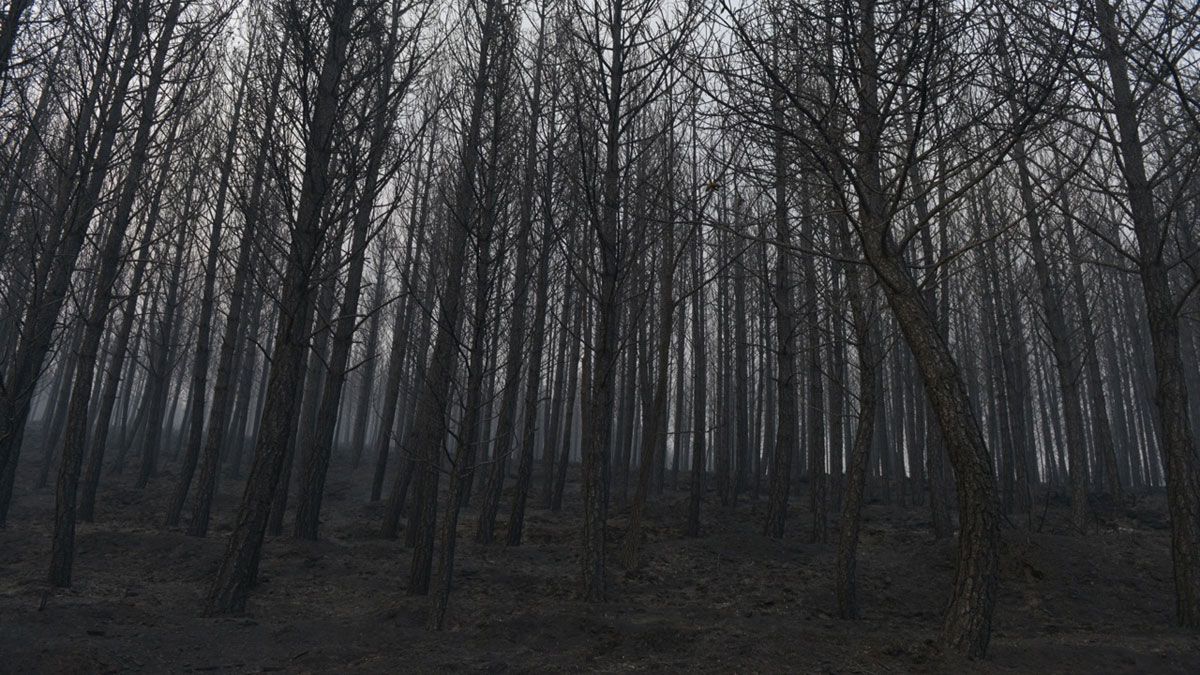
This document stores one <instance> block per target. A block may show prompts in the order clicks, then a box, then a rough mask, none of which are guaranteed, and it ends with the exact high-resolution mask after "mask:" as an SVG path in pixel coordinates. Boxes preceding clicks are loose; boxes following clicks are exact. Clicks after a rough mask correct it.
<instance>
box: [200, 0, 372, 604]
mask: <svg viewBox="0 0 1200 675" xmlns="http://www.w3.org/2000/svg"><path fill="white" fill-rule="evenodd" d="M354 9H355V2H354V0H338V2H337V3H336V4H335V6H334V7H333V8H332V10H333V11H332V13H331V15H330V25H329V37H328V43H327V45H326V49H325V54H324V60H323V63H322V65H321V71H320V75H319V76H318V79H317V87H316V92H315V96H316V98H315V100H314V101H313V102H312V106H313V107H312V113H311V114H312V118H311V123H310V126H309V133H308V137H307V139H306V143H305V152H304V157H305V159H304V165H305V166H304V178H303V184H302V186H301V190H300V203H299V208H298V210H297V216H296V226H295V229H294V231H293V234H292V240H291V244H290V246H289V250H288V255H287V267H286V269H285V272H284V279H283V288H282V297H281V298H280V303H279V304H280V313H279V323H278V327H277V329H276V338H275V346H274V349H273V353H272V357H271V365H270V375H269V376H268V381H267V392H266V401H265V404H264V406H263V412H262V423H261V428H260V430H259V434H258V439H257V440H256V443H255V457H254V464H253V466H252V467H251V469H250V475H249V477H248V478H247V479H246V489H245V492H244V494H243V496H242V504H241V507H240V509H239V511H238V516H237V521H236V524H235V525H234V529H233V532H232V533H231V534H230V537H229V544H228V546H227V547H226V550H225V554H224V556H223V557H222V559H221V563H220V567H219V569H218V571H217V575H216V578H215V579H214V580H213V584H212V588H211V589H210V591H209V594H208V602H207V607H206V612H207V613H208V614H209V615H214V614H229V613H239V612H242V611H243V610H244V609H245V607H246V601H247V600H248V598H249V594H250V586H251V584H252V583H253V582H254V579H255V577H256V576H257V572H258V562H259V557H260V553H261V551H262V543H263V537H264V536H265V534H266V530H267V519H268V517H269V516H270V512H271V502H272V501H273V499H274V497H275V490H276V489H279V488H280V487H281V486H280V485H279V478H280V475H281V474H282V472H283V462H284V459H285V455H286V451H287V444H288V442H289V437H290V436H292V435H293V434H294V433H295V429H294V426H293V420H294V418H295V414H294V412H295V408H296V405H297V401H296V398H297V392H298V390H299V389H300V386H301V384H302V380H303V376H304V356H305V353H306V351H307V349H308V336H309V330H310V324H311V319H312V313H313V305H314V302H313V293H314V290H315V289H314V285H313V283H312V277H313V276H314V275H315V274H316V273H317V269H318V263H319V260H320V250H321V248H322V244H323V243H324V242H323V240H324V228H323V226H322V225H323V224H322V222H321V215H322V214H321V212H322V205H323V203H324V201H325V199H326V197H327V194H328V192H329V189H330V185H329V183H330V175H329V165H330V157H331V156H332V154H333V140H334V126H335V122H336V120H337V116H338V109H339V105H338V102H339V89H340V85H341V80H342V74H343V70H344V68H345V66H346V52H347V50H348V46H349V42H350V23H351V19H352V17H353V15H354ZM283 487H284V488H286V486H283Z"/></svg>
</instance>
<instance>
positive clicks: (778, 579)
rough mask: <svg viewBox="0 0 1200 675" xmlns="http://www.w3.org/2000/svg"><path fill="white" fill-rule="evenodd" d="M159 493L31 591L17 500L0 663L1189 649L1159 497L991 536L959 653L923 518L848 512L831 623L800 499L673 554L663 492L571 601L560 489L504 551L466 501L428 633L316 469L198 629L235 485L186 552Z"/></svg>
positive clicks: (236, 668) (910, 663)
mask: <svg viewBox="0 0 1200 675" xmlns="http://www.w3.org/2000/svg"><path fill="white" fill-rule="evenodd" d="M32 478H33V477H32V476H25V477H22V479H21V480H22V484H25V485H30V484H33V480H32ZM172 478H173V477H172V476H171V475H170V474H163V475H162V476H160V477H159V478H158V479H157V480H156V481H154V483H153V484H152V486H151V488H149V489H148V490H146V491H145V492H139V491H135V490H133V489H131V488H127V487H124V486H123V485H124V483H125V482H127V481H128V480H129V479H127V478H120V477H118V478H116V479H109V480H108V482H109V485H108V487H107V488H106V489H104V490H102V493H101V495H100V505H99V507H98V514H97V515H98V522H97V523H96V524H95V525H88V524H81V526H80V528H79V535H78V547H77V562H76V566H75V574H74V579H75V584H74V587H73V588H71V589H69V590H49V589H48V588H47V587H46V585H45V584H44V582H43V577H44V573H45V566H46V562H47V557H48V554H49V546H50V523H51V521H52V520H53V509H54V495H53V492H52V490H40V491H30V490H24V491H22V492H21V493H20V494H19V495H18V498H17V502H16V504H15V505H14V509H13V512H12V514H11V517H10V525H9V528H8V529H7V530H0V671H3V672H11V673H37V672H52V673H72V672H79V673H91V672H122V671H132V672H155V673H158V672H235V673H243V672H264V671H285V672H334V671H337V672H347V671H350V672H421V671H445V670H485V671H492V672H501V671H518V672H519V671H560V670H569V671H628V670H665V671H697V670H699V671H715V672H720V671H739V672H754V671H762V672H838V673H879V672H954V673H958V672H1037V673H1050V672H1074V673H1099V672H1118V673H1119V672H1128V673H1135V672H1136V673H1149V672H1153V673H1187V674H1194V673H1200V636H1198V635H1196V634H1190V633H1188V632H1185V631H1182V630H1180V629H1177V628H1174V627H1173V625H1172V619H1173V610H1174V604H1173V603H1174V600H1173V595H1172V590H1171V563H1170V552H1169V545H1168V544H1169V540H1168V537H1169V533H1168V531H1167V529H1166V519H1165V517H1164V512H1163V504H1162V500H1161V498H1160V497H1154V496H1150V497H1143V498H1142V499H1140V500H1139V501H1138V502H1137V503H1136V504H1134V505H1131V506H1128V507H1123V508H1122V509H1120V510H1119V511H1115V512H1110V515H1109V516H1108V517H1106V518H1104V519H1103V520H1102V522H1099V523H1098V525H1097V528H1096V531H1095V532H1093V533H1092V534H1091V535H1090V536H1089V537H1087V538H1086V539H1081V538H1078V537H1074V536H1070V535H1069V534H1067V533H1065V528H1064V523H1065V517H1066V512H1065V510H1064V509H1062V508H1061V507H1059V506H1056V505H1050V506H1049V509H1048V512H1047V516H1046V517H1045V519H1044V522H1043V523H1042V525H1043V526H1042V529H1041V532H1036V533H1029V532H1027V531H1026V530H1023V529H1014V528H1010V529H1006V531H1005V533H1004V541H1005V546H1004V557H1003V563H1002V572H1003V579H1002V582H1001V586H1000V597H999V600H998V610H997V613H996V617H995V623H994V632H993V638H992V647H991V652H990V656H989V659H988V660H987V661H984V662H965V661H960V660H957V659H955V658H953V657H949V656H946V655H942V654H939V653H937V651H936V649H935V648H934V647H933V646H932V645H933V640H934V638H935V637H936V635H937V629H938V626H939V623H940V613H941V608H942V606H943V604H944V602H945V600H946V598H947V593H948V589H949V587H950V584H951V579H952V575H953V555H954V544H953V542H935V541H934V540H933V538H932V536H931V535H930V534H929V528H928V525H927V521H926V519H925V516H926V513H927V509H926V508H924V507H912V508H900V507H896V506H883V505H879V504H872V505H870V506H868V508H867V511H866V515H865V523H864V528H863V543H862V547H861V554H860V560H859V572H860V576H861V581H860V589H861V590H860V593H861V600H862V605H863V609H864V617H863V618H862V619H861V620H858V621H854V622H848V621H841V620H838V619H837V618H835V614H836V612H835V604H834V597H833V572H832V566H833V560H834V550H835V546H834V544H832V543H830V544H819V545H817V544H809V543H807V540H808V526H809V521H808V514H807V512H806V511H805V509H804V508H803V505H804V504H806V501H807V500H806V499H805V498H803V497H802V496H801V497H794V498H793V512H792V514H790V516H789V521H788V534H787V536H786V537H785V538H784V540H783V541H781V542H776V541H772V540H769V539H766V538H764V537H763V536H761V534H760V531H759V528H760V526H761V522H762V514H761V506H760V505H758V504H754V503H749V502H747V503H743V504H741V505H740V506H739V507H738V508H737V509H736V510H733V511H730V510H722V509H721V508H720V507H719V506H718V505H717V500H716V498H715V496H713V495H709V498H708V499H707V500H706V503H705V507H704V510H703V523H704V534H703V536H702V537H700V538H698V539H684V538H683V537H682V536H681V532H682V529H683V516H684V513H685V501H684V495H683V493H676V492H671V491H668V492H667V494H665V495H663V496H662V497H660V498H658V499H656V501H655V502H654V503H653V504H652V506H651V508H650V509H649V514H648V522H647V537H648V542H647V545H646V547H645V556H644V557H645V564H644V565H643V566H642V567H641V568H640V569H638V570H634V571H626V570H623V569H621V568H620V567H619V565H618V563H617V555H616V550H617V546H618V545H619V542H620V537H621V536H622V535H623V533H624V529H625V516H626V512H625V510H624V509H623V508H620V507H616V508H614V510H613V514H612V516H613V517H612V521H611V529H610V532H611V534H612V536H611V538H610V545H611V546H612V554H611V556H610V572H611V580H610V588H611V595H610V602H608V603H607V604H604V605H599V606H593V605H587V604H584V603H581V602H578V601H577V600H575V598H574V595H573V589H574V582H575V577H576V570H577V555H576V550H577V546H576V541H577V540H576V538H577V536H578V535H577V531H578V529H579V522H580V516H579V513H578V511H577V510H575V499H573V495H574V492H573V491H574V489H575V486H574V485H572V486H571V489H572V494H571V495H568V498H567V502H568V507H567V508H566V510H564V512H562V513H549V512H545V511H542V510H540V509H536V508H534V509H532V511H531V512H530V514H529V517H528V519H527V524H526V544H525V545H523V546H521V547H519V548H506V547H505V546H503V545H495V546H490V547H481V546H478V545H476V544H475V543H474V540H473V535H474V529H475V522H476V521H475V511H474V510H473V509H472V510H469V511H468V512H467V513H465V514H464V517H463V519H462V524H463V525H462V528H461V530H462V531H461V532H460V537H461V541H460V544H459V548H458V551H459V557H458V564H457V577H456V580H457V584H456V588H455V591H454V593H453V595H452V596H451V605H450V613H449V617H448V627H447V630H445V631H444V632H442V633H430V632H427V631H425V630H424V629H423V628H422V623H423V621H422V619H423V616H424V608H425V599H424V598H419V597H410V596H409V595H407V594H406V589H405V587H406V584H407V578H408V564H409V559H410V552H409V551H408V550H407V549H405V547H404V546H403V545H402V542H400V541H389V540H384V539H380V538H379V537H378V536H377V534H376V532H377V528H378V523H379V520H380V517H379V516H380V511H381V508H380V507H379V506H378V505H368V504H366V499H365V494H362V493H361V492H362V491H361V489H359V488H357V487H352V486H361V485H365V484H369V481H368V480H367V478H366V477H365V476H350V475H340V476H337V475H335V476H333V477H332V478H331V482H330V488H329V498H328V499H327V500H326V502H325V503H326V512H325V519H324V525H323V527H322V536H323V538H322V540H321V541H320V542H316V543H311V542H301V541H296V540H293V539H291V538H289V537H287V536H284V537H278V538H269V539H268V541H267V543H266V546H265V550H264V554H263V561H262V568H261V575H260V584H259V586H258V587H257V589H256V590H255V592H254V595H253V598H252V600H251V603H250V606H249V611H248V613H247V615H246V616H241V617H232V618H215V619H210V618H202V617H201V616H200V614H201V606H202V599H203V594H204V592H205V591H206V588H207V581H208V579H209V578H210V577H211V575H212V574H213V572H214V571H215V569H216V565H217V561H218V559H219V557H220V555H221V553H222V550H223V547H224V544H225V538H226V534H227V533H228V529H229V528H228V525H227V524H225V523H227V522H228V521H229V519H230V515H231V513H232V511H233V509H234V508H235V506H236V501H237V498H238V497H239V496H240V491H241V485H240V484H237V483H234V482H231V481H226V482H225V483H223V484H222V486H221V495H220V501H219V503H218V508H219V509H220V516H219V517H218V520H217V522H218V523H220V524H219V525H218V527H217V529H216V531H215V532H214V533H213V534H212V535H211V536H210V537H209V538H207V539H196V538H192V537H188V536H187V535H185V534H184V533H183V532H182V531H181V530H168V529H165V528H163V527H161V520H162V514H163V511H164V509H165V506H166V502H167V499H168V497H169V492H170V488H171V483H172ZM534 484H535V485H540V482H537V481H535V483H534ZM502 513H505V511H503V510H502ZM1040 519H1041V514H1038V517H1037V518H1035V520H1038V521H1040ZM1023 523H1024V520H1023V519H1022V520H1021V522H1020V523H1016V524H1017V525H1022V524H1023ZM1036 524H1037V523H1036V522H1035V525H1036ZM289 526H290V518H289ZM500 530H501V531H502V530H503V523H501V524H500ZM501 539H502V538H501Z"/></svg>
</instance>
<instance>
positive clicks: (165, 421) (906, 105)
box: [0, 0, 1200, 657]
mask: <svg viewBox="0 0 1200 675" xmlns="http://www.w3.org/2000/svg"><path fill="white" fill-rule="evenodd" d="M3 7H4V18H3V20H2V21H3V22H2V24H0V135H2V137H3V143H0V157H2V158H3V162H2V164H3V167H4V168H3V171H2V173H0V302H2V303H3V304H2V309H0V365H2V368H0V371H2V372H0V376H2V380H0V526H5V525H6V523H7V521H8V516H9V507H10V505H11V504H12V503H13V495H14V492H15V491H16V490H17V488H19V487H20V485H19V482H20V481H24V480H26V479H28V480H30V481H33V482H36V483H37V487H39V488H40V487H49V486H50V485H51V484H52V485H53V490H54V494H55V495H56V497H55V499H56V507H55V510H54V522H53V536H52V539H51V541H52V544H51V549H50V550H49V551H25V552H22V554H23V555H27V556H44V557H45V569H46V575H47V576H46V579H47V580H48V583H49V584H50V585H51V586H53V587H66V586H70V585H71V584H72V581H73V580H74V579H75V577H76V576H77V575H74V574H73V568H74V564H75V562H76V558H77V557H78V556H76V554H75V539H76V536H75V533H76V527H77V523H78V522H79V521H86V522H91V521H94V520H97V519H102V518H103V517H104V503H103V494H104V493H103V492H102V490H101V488H102V487H103V486H104V485H105V484H129V485H133V486H135V487H136V488H137V489H143V488H146V487H147V486H148V485H151V484H153V483H155V482H162V481H169V482H170V485H171V490H170V491H171V493H172V496H171V498H170V499H169V501H168V503H167V505H166V509H165V512H164V513H163V514H162V517H161V520H162V522H161V525H162V526H163V527H165V528H177V527H182V528H184V529H185V530H186V532H187V534H189V535H192V536H195V537H205V536H215V535H214V533H213V531H212V530H213V529H214V528H213V526H214V523H215V522H225V521H228V522H230V523H232V529H231V530H230V531H229V533H228V535H225V534H224V533H222V534H221V535H220V536H221V537H223V538H227V543H226V544H225V552H224V554H223V556H222V557H221V559H220V564H219V566H218V568H217V569H216V570H215V573H214V574H213V575H212V576H211V578H209V579H207V580H206V581H205V582H204V583H205V585H206V589H207V591H206V601H205V603H204V607H203V611H204V612H206V613H207V614H209V615H223V614H230V613H233V614H236V613H241V612H244V611H245V610H246V607H247V602H248V601H250V600H251V599H252V598H253V596H254V593H255V588H254V584H255V579H256V576H257V574H258V570H259V563H260V560H261V558H262V556H263V555H264V541H265V540H266V538H267V537H268V535H270V536H278V535H283V536H291V537H296V538H300V539H312V540H316V539H318V538H319V537H321V536H322V530H321V525H322V506H323V497H324V496H325V494H326V483H327V479H328V476H329V475H330V471H331V468H332V469H334V470H340V468H344V469H345V470H346V471H357V472H358V473H356V474H355V475H359V476H362V477H363V478H362V479H361V480H359V481H358V482H357V483H356V484H355V489H356V493H355V499H358V500H361V501H362V502H367V501H370V502H382V503H383V506H382V507H381V508H380V509H379V511H378V512H379V513H380V514H382V517H381V518H380V519H379V520H378V521H377V522H374V523H373V524H372V527H373V528H375V529H377V531H378V536H379V537H382V538H398V537H403V539H404V545H405V548H404V549H403V550H404V551H405V555H411V567H410V568H409V569H410V572H409V577H408V579H407V583H406V584H400V580H398V581H397V583H398V584H400V585H399V586H398V588H399V587H401V586H402V587H403V589H404V592H407V593H408V594H413V595H422V596H428V602H427V607H426V610H425V611H426V613H425V614H424V616H425V619H424V620H425V622H426V625H427V627H428V628H429V629H430V630H440V629H442V628H443V626H444V625H445V622H446V617H447V614H448V613H450V614H453V611H454V593H453V590H452V589H453V588H454V586H455V583H454V579H453V572H454V562H455V552H456V542H457V540H458V537H459V533H460V532H461V533H464V534H466V535H467V536H472V537H473V538H474V540H475V541H476V542H478V543H479V544H482V545H495V546H501V545H504V546H510V547H511V546H520V545H521V544H522V539H523V534H524V525H525V518H526V514H527V513H528V512H530V511H531V510H550V511H557V510H559V509H561V508H562V507H563V502H564V499H566V500H572V499H574V500H579V507H580V509H579V513H580V517H579V519H578V522H577V526H576V528H575V532H576V533H577V534H578V541H577V543H576V544H575V546H576V547H577V549H578V563H576V564H577V569H576V570H575V575H574V576H575V578H576V580H577V581H576V585H577V588H576V589H575V590H576V592H577V594H578V597H579V598H582V599H583V600H586V601H588V602H596V603H601V602H605V601H606V600H607V599H608V597H609V595H610V592H611V591H612V589H613V587H614V586H619V585H620V584H621V580H620V577H619V576H617V575H615V574H614V571H613V569H612V568H613V567H614V566H616V567H619V568H621V569H636V568H638V566H639V565H640V564H641V563H642V562H643V558H644V556H645V552H644V549H643V543H644V539H645V529H646V527H647V515H646V507H647V504H648V503H649V502H651V501H653V500H655V499H659V498H660V495H662V494H663V493H664V491H666V492H671V491H683V492H686V494H687V497H686V499H684V500H682V501H681V502H680V504H681V506H680V508H682V509H685V510H686V521H685V523H686V525H685V527H684V530H683V532H681V533H680V534H681V535H682V536H685V537H704V536H705V529H706V520H707V519H709V518H711V515H712V513H713V512H715V511H719V510H727V509H735V508H737V505H738V504H739V503H740V504H746V503H748V502H749V503H758V502H760V500H761V502H762V505H761V508H760V510H758V511H756V513H760V514H761V515H756V516H755V517H756V518H759V522H760V525H759V526H760V527H761V532H762V535H763V536H764V537H767V538H775V539H778V538H784V537H792V538H805V539H811V541H813V542H818V543H825V542H829V543H830V545H832V546H835V547H836V551H837V556H836V565H835V568H834V569H831V570H828V573H829V574H830V575H831V576H834V577H836V607H837V613H838V614H839V615H840V616H841V617H842V618H845V619H853V618H855V617H857V616H858V615H859V613H860V602H859V598H858V594H857V593H856V578H857V575H858V569H857V555H856V553H857V548H858V542H859V538H860V532H861V529H862V528H861V522H862V513H863V508H864V503H865V502H866V501H867V500H868V499H877V500H882V501H884V502H887V503H899V504H904V505H906V508H910V509H917V510H925V511H927V517H928V522H929V528H930V530H931V532H932V536H933V537H935V538H937V539H942V538H950V537H957V538H958V547H957V549H956V564H955V572H954V575H953V584H952V586H951V587H949V588H947V589H946V598H945V599H946V605H945V611H944V613H943V616H942V619H941V626H940V641H939V645H940V646H941V647H942V648H944V649H946V650H948V651H951V652H961V653H962V654H965V655H967V656H970V657H983V656H985V655H986V653H987V649H988V644H989V637H990V635H991V627H992V617H993V610H994V606H995V600H996V597H997V584H998V580H999V576H1000V558H1001V554H1000V547H1001V542H1002V539H1003V537H1004V536H1005V535H1004V534H1003V532H1002V530H1005V529H1011V530H1022V529H1029V530H1036V529H1039V528H1040V526H1041V523H1043V522H1044V518H1045V515H1044V514H1045V509H1046V508H1047V505H1048V504H1049V501H1050V499H1051V496H1052V495H1053V496H1058V497H1061V498H1062V499H1065V500H1066V503H1069V509H1070V512H1069V518H1070V523H1071V527H1072V529H1073V530H1074V532H1075V534H1076V535H1077V536H1079V537H1088V536H1093V534H1094V530H1095V529H1096V527H1097V526H1096V523H1097V519H1098V518H1101V517H1103V516H1104V515H1105V513H1106V512H1107V511H1109V510H1111V509H1113V508H1119V505H1120V504H1122V503H1125V502H1126V500H1129V499H1133V498H1134V497H1135V496H1136V495H1139V494H1144V493H1146V492H1147V491H1153V490H1158V489H1164V488H1165V492H1166V504H1167V509H1168V512H1169V514H1168V515H1169V522H1170V542H1171V545H1170V550H1171V560H1172V566H1173V567H1172V570H1171V574H1172V579H1173V584H1174V593H1175V620H1176V621H1177V622H1178V624H1180V625H1182V626H1185V627H1190V628H1192V629H1195V628H1200V466H1198V462H1200V460H1198V456H1197V451H1196V448H1195V441H1194V439H1193V428H1192V427H1193V424H1194V423H1195V422H1196V421H1197V420H1198V419H1200V328H1198V327H1197V323H1196V318H1197V308H1198V305H1197V303H1198V302H1200V300H1197V297H1196V295H1197V294H1196V293H1195V289H1196V287H1197V285H1198V284H1200V270H1198V266H1200V257H1198V256H1200V248H1198V244H1200V231H1198V229H1197V228H1198V223H1200V199H1198V197H1200V194H1198V193H1197V189H1198V188H1200V178H1198V176H1197V175H1196V170H1197V167H1200V156H1198V155H1200V15H1198V9H1197V6H1196V5H1195V3H1194V2H1186V1H1183V0H1180V1H1175V0H1155V1H1153V2H1144V1H1138V2H1133V1H1125V2H1119V1H1118V0H1086V1H1082V2H1077V3H1060V2H1032V3H1031V2H1016V1H1009V0H938V1H936V2H928V1H919V0H894V1H885V0H831V1H828V2H822V1H819V0H793V1H792V2H782V1H779V0H754V1H746V2H736V3H734V2H728V1H727V0H717V1H716V2H696V1H693V0H595V1H585V0H527V1H525V2H518V1H515V0H453V1H439V0H411V1H410V0H270V1H268V2H247V3H240V4H239V3H236V2H233V1H231V0H211V1H204V2H201V1H197V0H103V1H101V2H90V1H85V0H53V1H48V2H41V3H34V2H33V1H32V0H6V2H5V3H4V5H3ZM164 466H170V467H171V471H170V472H169V473H163V472H161V469H162V468H163V467H164ZM18 467H33V468H32V469H31V470H30V471H26V472H24V473H21V474H20V476H19V475H18ZM576 472H578V480H579V481H580V483H581V489H580V490H579V491H578V493H573V492H571V491H569V490H566V489H565V486H566V485H567V484H568V482H569V480H568V477H569V476H574V475H575V473H576ZM222 488H223V489H226V490H234V489H236V491H237V492H238V493H239V494H240V498H239V499H237V501H236V503H231V504H229V508H228V510H227V511H226V512H222V511H220V510H218V509H216V508H215V507H214V504H217V503H219V502H217V501H215V495H217V494H218V490H219V489H222ZM1114 505H1117V506H1114ZM614 508H621V509H627V525H626V527H625V528H624V529H623V531H622V532H621V536H620V538H619V540H618V541H617V544H618V545H617V547H616V548H615V549H613V551H610V550H608V548H610V546H609V544H610V543H611V541H610V540H612V539H613V537H611V536H610V533H609V527H610V524H609V523H610V516H611V514H610V511H611V510H612V509H614ZM614 551H616V553H614ZM614 556H615V559H613V558H614ZM397 592H400V591H397ZM831 604H833V603H831Z"/></svg>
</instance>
